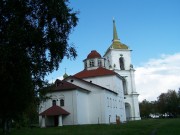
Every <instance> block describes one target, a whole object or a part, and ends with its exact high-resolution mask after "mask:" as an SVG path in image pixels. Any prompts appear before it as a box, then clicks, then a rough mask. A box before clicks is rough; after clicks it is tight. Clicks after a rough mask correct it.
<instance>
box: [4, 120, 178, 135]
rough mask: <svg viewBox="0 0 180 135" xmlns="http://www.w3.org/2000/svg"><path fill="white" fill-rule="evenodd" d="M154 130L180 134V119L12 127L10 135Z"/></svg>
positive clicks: (145, 134)
mask: <svg viewBox="0 0 180 135" xmlns="http://www.w3.org/2000/svg"><path fill="white" fill-rule="evenodd" d="M153 131H154V132H155V134H154V135H180V119H149V120H141V121H131V122H127V123H124V124H120V125H79V126H63V127H51V128H33V129H30V128H22V129H12V130H11V133H10V135H151V134H152V132H153ZM1 132H2V130H1ZM152 135H153V134H152Z"/></svg>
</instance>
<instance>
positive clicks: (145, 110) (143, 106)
mask: <svg viewBox="0 0 180 135" xmlns="http://www.w3.org/2000/svg"><path fill="white" fill-rule="evenodd" d="M139 108H140V114H141V117H142V118H149V117H150V113H151V111H150V110H151V103H150V102H149V101H147V100H146V99H144V100H143V101H142V102H141V103H140V104H139Z"/></svg>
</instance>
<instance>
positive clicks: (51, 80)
mask: <svg viewBox="0 0 180 135" xmlns="http://www.w3.org/2000/svg"><path fill="white" fill-rule="evenodd" d="M56 79H59V80H63V76H59V77H57V78H55V79H54V78H52V79H50V80H48V82H49V83H51V84H53V83H54V82H55V81H56Z"/></svg>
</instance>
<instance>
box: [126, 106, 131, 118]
mask: <svg viewBox="0 0 180 135" xmlns="http://www.w3.org/2000/svg"><path fill="white" fill-rule="evenodd" d="M125 110H126V120H127V121H129V120H131V106H130V104H129V103H125Z"/></svg>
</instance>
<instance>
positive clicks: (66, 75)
mask: <svg viewBox="0 0 180 135" xmlns="http://www.w3.org/2000/svg"><path fill="white" fill-rule="evenodd" d="M64 69H65V73H64V75H63V79H65V78H66V77H68V74H66V68H64Z"/></svg>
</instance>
